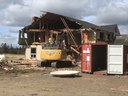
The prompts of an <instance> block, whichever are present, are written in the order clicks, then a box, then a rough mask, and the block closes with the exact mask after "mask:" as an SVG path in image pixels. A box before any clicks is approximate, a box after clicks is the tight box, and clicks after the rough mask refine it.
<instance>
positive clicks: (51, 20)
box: [18, 12, 120, 60]
mask: <svg viewBox="0 0 128 96" xmlns="http://www.w3.org/2000/svg"><path fill="white" fill-rule="evenodd" d="M67 33H68V34H67ZM65 34H66V35H65ZM62 35H63V37H61V36H62ZM117 35H120V32H119V29H118V27H117V25H107V26H97V25H94V24H92V23H89V22H86V21H81V20H78V19H74V18H71V17H67V16H63V15H59V14H55V13H51V12H46V13H45V14H43V15H42V16H41V17H33V18H32V23H31V24H30V25H28V26H25V27H24V28H23V29H21V30H20V31H19V40H18V43H19V45H24V46H26V59H32V58H35V59H37V60H40V53H41V51H40V50H41V49H42V48H43V46H44V45H45V44H46V42H49V38H52V40H53V39H54V40H55V39H58V37H59V36H60V39H62V38H64V40H65V43H66V44H65V45H66V49H70V50H72V51H74V52H75V53H77V54H80V53H81V44H84V43H86V44H87V43H89V44H90V43H92V44H93V43H108V44H110V43H114V40H115V38H116V36H117ZM67 38H68V39H67ZM58 41H59V40H58ZM61 41H62V40H61Z"/></svg>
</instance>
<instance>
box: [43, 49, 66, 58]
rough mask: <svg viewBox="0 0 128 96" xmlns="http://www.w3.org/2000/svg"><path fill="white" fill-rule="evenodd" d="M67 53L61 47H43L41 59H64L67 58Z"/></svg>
mask: <svg viewBox="0 0 128 96" xmlns="http://www.w3.org/2000/svg"><path fill="white" fill-rule="evenodd" d="M66 57H67V53H66V51H65V50H61V49H42V50H41V59H42V60H62V59H66Z"/></svg>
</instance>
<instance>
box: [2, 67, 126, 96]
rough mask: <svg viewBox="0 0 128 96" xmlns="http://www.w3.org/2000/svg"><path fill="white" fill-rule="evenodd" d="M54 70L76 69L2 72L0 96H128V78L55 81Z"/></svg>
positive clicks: (83, 75) (87, 77)
mask: <svg viewBox="0 0 128 96" xmlns="http://www.w3.org/2000/svg"><path fill="white" fill-rule="evenodd" d="M55 70H80V67H75V68H62V69H56V68H37V67H31V68H30V67H28V68H25V69H23V68H22V69H14V70H12V71H4V70H0V96H128V76H127V75H126V76H119V75H109V76H108V75H92V74H86V73H80V76H76V77H53V76H51V75H50V74H49V73H50V72H51V71H55Z"/></svg>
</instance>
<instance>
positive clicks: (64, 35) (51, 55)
mask: <svg viewBox="0 0 128 96" xmlns="http://www.w3.org/2000/svg"><path fill="white" fill-rule="evenodd" d="M61 20H62V22H63V24H64V26H65V27H66V31H65V32H59V31H55V30H51V32H50V36H49V39H48V42H46V44H44V45H43V47H42V50H41V61H39V62H38V65H39V66H52V67H69V66H71V65H72V61H71V59H70V58H67V56H68V55H69V53H70V55H71V51H72V50H73V51H74V52H76V53H77V54H80V52H79V51H77V48H78V46H77V44H76V42H75V39H74V36H73V34H72V32H71V30H70V28H69V27H68V25H67V23H66V22H65V20H64V19H63V18H61ZM68 37H69V38H70V39H69V38H68ZM71 40H72V42H73V43H74V45H75V48H76V49H75V48H74V47H72V46H70V45H71V44H69V42H71ZM69 57H70V56H69Z"/></svg>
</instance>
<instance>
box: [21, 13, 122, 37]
mask: <svg viewBox="0 0 128 96" xmlns="http://www.w3.org/2000/svg"><path fill="white" fill-rule="evenodd" d="M62 19H64V20H65V22H66V23H67V25H68V27H69V28H70V29H81V28H92V29H95V30H101V31H105V32H113V33H117V34H118V35H119V34H120V32H119V29H118V27H117V25H107V26H97V25H94V24H92V23H89V22H86V21H82V20H78V19H74V18H71V17H67V16H63V15H59V14H55V13H51V12H46V13H45V14H43V15H42V16H41V17H40V18H38V17H36V19H35V20H34V22H32V24H31V25H29V26H26V27H25V28H23V29H25V30H26V29H49V30H57V29H65V26H64V24H63V21H62Z"/></svg>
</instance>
